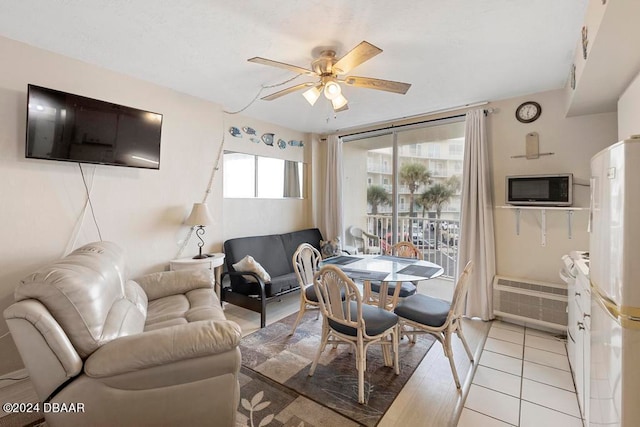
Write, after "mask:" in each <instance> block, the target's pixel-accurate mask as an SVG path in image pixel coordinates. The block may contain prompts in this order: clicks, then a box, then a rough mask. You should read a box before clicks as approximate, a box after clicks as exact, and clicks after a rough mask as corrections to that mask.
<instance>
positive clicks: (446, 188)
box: [418, 175, 460, 249]
mask: <svg viewBox="0 0 640 427" xmlns="http://www.w3.org/2000/svg"><path fill="white" fill-rule="evenodd" d="M459 187H460V179H459V178H458V177H457V176H455V175H453V176H451V177H449V179H447V181H446V182H445V183H444V184H441V183H437V184H434V185H432V186H431V187H429V189H427V190H425V191H424V192H423V193H422V194H420V196H419V197H418V203H419V204H420V205H421V206H422V212H423V213H422V216H424V211H425V209H430V208H431V207H435V209H436V218H437V219H440V215H441V214H442V207H443V206H444V205H445V204H447V203H449V200H451V198H452V197H453V196H455V194H456V193H457V192H458V188H459ZM435 237H436V238H435V240H436V249H437V248H438V245H439V241H440V221H436V236H435Z"/></svg>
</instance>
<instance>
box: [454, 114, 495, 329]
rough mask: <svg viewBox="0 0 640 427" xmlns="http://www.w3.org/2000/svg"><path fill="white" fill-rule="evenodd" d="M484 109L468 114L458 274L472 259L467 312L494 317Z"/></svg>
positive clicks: (493, 242) (491, 212)
mask: <svg viewBox="0 0 640 427" xmlns="http://www.w3.org/2000/svg"><path fill="white" fill-rule="evenodd" d="M485 121H486V118H485V114H484V110H473V111H469V112H468V113H467V117H466V128H465V148H464V169H463V170H464V175H463V178H462V196H461V197H462V203H461V204H462V206H461V211H460V227H461V229H460V251H459V254H458V257H459V258H458V270H459V271H458V275H459V274H460V273H462V269H463V268H464V266H465V265H466V264H467V262H468V261H470V260H471V261H473V264H474V267H473V273H472V274H471V276H470V278H469V279H470V280H469V294H468V296H467V306H466V315H467V316H470V317H480V318H481V319H482V320H490V319H493V317H494V316H493V277H494V276H495V274H496V262H495V240H494V233H493V203H492V200H491V198H492V197H491V173H490V169H489V155H488V147H487V134H486V126H485Z"/></svg>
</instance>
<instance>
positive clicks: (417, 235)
mask: <svg viewBox="0 0 640 427" xmlns="http://www.w3.org/2000/svg"><path fill="white" fill-rule="evenodd" d="M391 230H392V218H391V216H389V215H367V231H368V232H369V233H372V234H376V235H378V236H380V241H381V244H382V251H383V252H385V251H386V249H387V248H388V247H389V246H391V245H392V244H393V243H394V240H393V238H392V237H393V235H392V231H391ZM459 233H460V221H457V220H449V219H433V218H421V217H418V218H408V217H400V218H398V236H397V237H396V239H395V242H399V241H411V242H412V243H413V244H414V245H415V246H416V247H417V248H418V249H419V250H420V251H421V252H422V254H423V255H424V259H425V260H426V261H430V262H433V263H435V264H438V265H440V266H442V268H443V269H444V274H443V275H442V277H443V278H448V279H452V280H453V279H455V278H456V276H457V270H458V244H459Z"/></svg>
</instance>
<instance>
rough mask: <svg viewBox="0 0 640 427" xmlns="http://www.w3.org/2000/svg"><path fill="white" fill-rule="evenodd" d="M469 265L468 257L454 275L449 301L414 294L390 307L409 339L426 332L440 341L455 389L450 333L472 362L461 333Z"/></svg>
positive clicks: (471, 265) (456, 381) (456, 377)
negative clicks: (462, 266)
mask: <svg viewBox="0 0 640 427" xmlns="http://www.w3.org/2000/svg"><path fill="white" fill-rule="evenodd" d="M472 269H473V263H472V261H469V262H468V263H467V265H466V266H465V268H464V271H463V272H462V274H461V275H460V277H459V278H458V283H457V284H456V287H455V290H454V292H453V299H452V301H451V302H448V301H444V300H441V299H437V298H432V297H429V296H427V295H422V294H416V295H413V296H410V297H408V298H405V299H404V300H402V301H400V302H399V303H398V306H397V307H396V308H395V310H394V313H396V314H397V315H398V324H399V325H400V328H401V330H402V331H403V332H404V333H405V334H407V335H409V336H412V341H413V342H415V340H416V334H430V335H433V336H435V337H436V338H437V339H438V341H440V342H441V343H442V349H443V350H444V354H445V356H447V358H448V359H449V365H451V372H452V373H453V379H454V380H455V383H456V387H457V388H458V389H459V388H460V379H459V378H458V372H457V371H456V364H455V360H454V358H453V351H452V350H451V338H452V335H453V334H454V333H456V334H457V335H458V337H459V338H460V340H461V341H462V345H463V346H464V349H465V351H466V352H467V356H469V360H470V361H471V363H473V355H472V354H471V350H470V349H469V345H468V344H467V340H466V339H465V338H464V335H463V333H462V313H461V310H462V306H463V303H464V300H465V298H466V296H467V289H468V280H469V274H471V270H472ZM409 328H411V329H409Z"/></svg>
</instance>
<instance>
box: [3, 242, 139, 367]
mask: <svg viewBox="0 0 640 427" xmlns="http://www.w3.org/2000/svg"><path fill="white" fill-rule="evenodd" d="M124 269H125V262H124V251H123V250H122V249H120V248H119V247H118V246H117V245H116V244H115V243H111V242H98V243H91V244H88V245H85V246H83V247H81V248H79V249H77V250H75V251H73V252H72V253H71V254H69V255H68V256H66V257H65V258H62V259H60V260H58V261H54V262H52V263H50V264H49V265H47V266H45V267H42V268H40V269H39V270H38V271H36V272H35V273H33V274H31V275H29V276H27V277H26V278H25V279H23V280H22V281H21V283H20V284H19V285H18V287H17V288H16V290H15V299H16V301H21V300H26V299H35V300H38V301H40V302H41V303H42V304H43V305H44V306H45V307H47V309H48V310H49V312H51V314H52V316H53V317H54V318H55V319H56V321H57V322H58V323H59V324H60V326H62V329H63V330H64V331H65V332H66V334H67V336H68V337H69V340H70V341H71V343H72V344H73V346H74V347H75V349H76V351H77V352H78V354H79V355H80V357H81V358H86V357H87V356H88V355H89V354H91V353H92V352H93V351H95V350H96V349H97V348H98V347H100V346H101V345H103V344H105V343H106V342H109V341H111V340H113V339H115V338H118V337H121V336H126V335H131V334H135V333H139V332H142V330H143V327H144V322H142V321H141V320H143V319H144V310H146V308H145V307H144V305H145V302H144V298H142V297H141V295H140V291H141V290H140V289H137V288H136V286H137V285H136V284H134V283H133V282H131V284H128V285H126V286H125V280H124Z"/></svg>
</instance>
